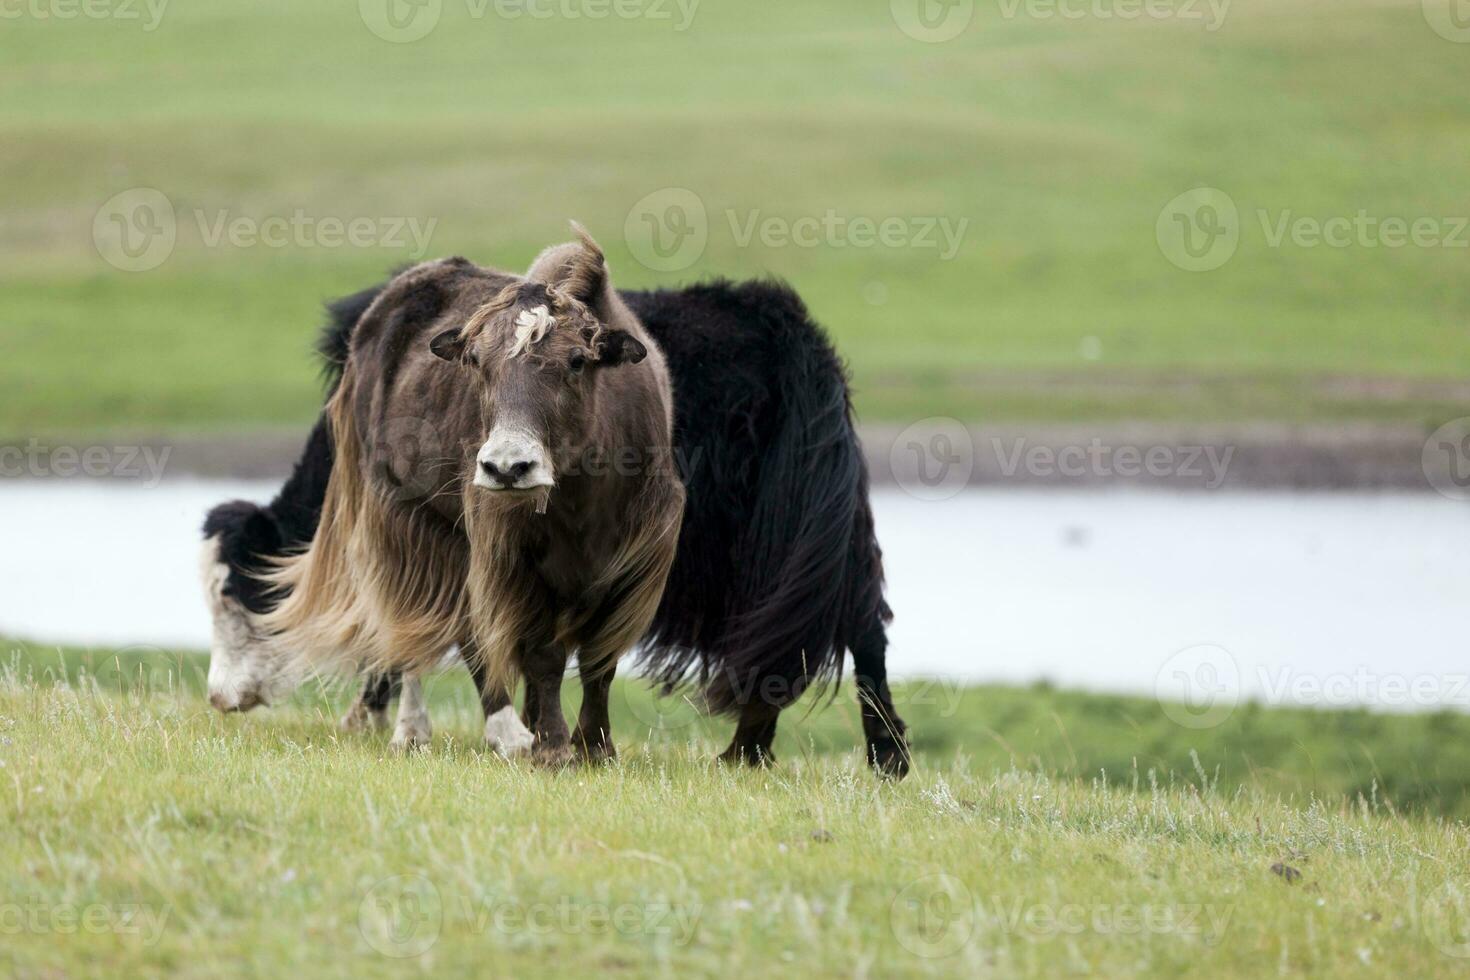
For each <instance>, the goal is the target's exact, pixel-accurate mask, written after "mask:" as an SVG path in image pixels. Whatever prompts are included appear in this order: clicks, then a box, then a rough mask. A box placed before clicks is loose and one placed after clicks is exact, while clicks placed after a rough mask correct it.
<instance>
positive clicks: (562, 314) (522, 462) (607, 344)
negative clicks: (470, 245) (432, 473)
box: [429, 236, 648, 499]
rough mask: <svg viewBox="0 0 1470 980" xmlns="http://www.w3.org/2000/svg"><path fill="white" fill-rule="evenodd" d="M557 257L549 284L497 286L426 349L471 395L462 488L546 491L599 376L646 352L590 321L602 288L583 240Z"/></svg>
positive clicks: (574, 441) (598, 263) (582, 439)
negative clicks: (474, 447)
mask: <svg viewBox="0 0 1470 980" xmlns="http://www.w3.org/2000/svg"><path fill="white" fill-rule="evenodd" d="M561 248H562V249H563V250H571V252H572V254H571V255H570V256H569V257H568V258H567V259H566V261H563V262H560V263H558V264H557V265H556V267H555V268H554V269H553V270H552V272H553V274H552V276H551V277H550V278H549V281H537V280H533V279H527V280H522V281H519V282H516V283H513V284H511V285H509V286H507V287H505V288H504V289H503V290H501V292H500V293H499V294H498V295H497V296H496V297H495V298H494V299H492V300H491V301H490V302H489V303H487V304H485V305H484V306H483V307H481V308H480V309H479V310H477V311H476V312H475V313H474V315H473V316H471V317H470V319H469V320H468V321H467V322H466V323H465V324H464V325H463V326H458V327H454V328H451V329H449V330H446V331H444V332H442V333H440V334H438V335H437V336H436V337H434V338H433V340H432V341H431V342H430V344H429V348H430V350H431V351H433V353H434V354H435V355H436V356H438V357H440V358H443V359H444V360H446V361H451V362H454V363H457V364H460V365H462V366H463V367H464V368H465V369H466V370H467V372H468V373H469V375H470V376H471V378H472V379H473V381H472V383H473V384H474V385H475V387H476V389H477V392H478V395H479V400H480V409H481V412H480V414H481V418H482V419H483V420H484V439H483V443H482V444H481V446H480V449H479V451H478V452H477V453H476V454H475V461H474V475H473V477H472V479H471V482H472V483H473V484H474V486H476V487H479V488H481V489H483V490H486V491H492V492H496V493H510V494H515V493H522V492H526V491H540V492H541V493H543V494H544V493H546V492H549V491H550V489H551V488H553V487H554V486H555V485H556V481H557V474H558V466H557V461H558V459H562V460H565V459H568V458H575V457H576V456H577V454H578V453H580V452H581V451H582V449H583V448H584V447H585V446H587V444H588V443H589V441H590V437H591V433H592V428H593V425H594V422H595V404H594V403H595V394H596V387H597V378H598V375H599V373H600V372H602V371H605V370H607V369H609V368H613V367H616V366H618V365H620V364H633V363H637V362H638V361H641V360H643V358H644V357H645V356H646V355H647V353H648V351H647V349H646V348H645V347H644V346H643V344H642V343H640V342H639V341H638V339H637V338H635V337H634V336H632V335H631V334H630V333H628V332H627V331H626V330H620V329H614V328H612V327H609V326H608V325H607V324H605V323H604V322H603V321H602V320H601V319H600V318H599V317H598V315H597V313H596V312H595V309H596V302H597V299H598V297H599V296H600V294H601V292H602V290H604V289H606V288H607V286H606V283H607V271H606V267H605V266H604V263H603V257H602V251H601V249H599V248H597V246H596V245H595V244H594V243H592V241H591V239H590V238H586V237H585V236H584V238H583V241H582V242H581V243H580V244H577V245H571V246H561ZM536 268H537V267H536V266H533V267H532V271H533V272H535V271H536ZM543 499H544V498H543Z"/></svg>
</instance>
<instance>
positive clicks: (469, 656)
mask: <svg viewBox="0 0 1470 980" xmlns="http://www.w3.org/2000/svg"><path fill="white" fill-rule="evenodd" d="M459 655H460V657H461V658H462V659H463V660H464V662H465V666H466V667H468V668H469V669H470V676H471V677H473V678H474V680H475V690H476V691H478V692H479V694H480V708H481V709H482V710H483V711H484V712H485V747H486V748H488V749H491V750H492V751H494V752H495V753H496V754H498V755H500V756H501V757H502V758H505V759H511V758H514V757H516V756H520V755H525V754H526V753H528V752H530V751H531V745H532V743H533V742H534V741H535V736H533V735H532V734H531V731H530V729H528V728H527V727H526V726H525V725H523V724H522V723H521V719H520V718H519V717H517V715H516V706H515V700H514V698H512V696H511V690H510V688H509V687H507V686H505V685H504V684H495V683H492V682H491V681H490V678H489V674H488V672H487V671H486V670H485V663H484V661H483V660H481V659H480V653H479V648H478V647H476V646H475V645H474V642H473V641H471V640H465V641H462V642H461V643H460V645H459Z"/></svg>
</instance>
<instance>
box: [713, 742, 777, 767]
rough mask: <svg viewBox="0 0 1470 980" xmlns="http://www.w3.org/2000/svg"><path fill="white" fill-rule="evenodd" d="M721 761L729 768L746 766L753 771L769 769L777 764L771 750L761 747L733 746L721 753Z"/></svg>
mask: <svg viewBox="0 0 1470 980" xmlns="http://www.w3.org/2000/svg"><path fill="white" fill-rule="evenodd" d="M720 761H721V762H723V763H725V765H727V766H740V765H746V766H750V767H751V768H753V769H768V768H770V767H771V766H773V765H775V764H776V757H775V755H773V754H772V753H771V750H770V749H763V748H761V747H760V746H758V745H756V746H746V745H732V746H730V747H729V748H728V749H726V750H725V751H723V752H721V753H720Z"/></svg>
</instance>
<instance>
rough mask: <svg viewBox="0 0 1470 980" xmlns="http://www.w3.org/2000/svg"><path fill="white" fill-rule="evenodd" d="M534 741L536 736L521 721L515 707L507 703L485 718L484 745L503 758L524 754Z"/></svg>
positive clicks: (528, 750) (512, 757)
mask: <svg viewBox="0 0 1470 980" xmlns="http://www.w3.org/2000/svg"><path fill="white" fill-rule="evenodd" d="M535 743H536V736H534V735H532V734H531V730H530V729H528V728H527V727H526V726H525V725H524V724H522V723H521V719H520V717H519V716H518V715H517V714H516V709H515V708H512V707H510V706H509V705H507V706H506V707H504V708H501V709H500V710H499V711H497V712H495V714H493V715H491V716H490V717H489V718H486V719H485V745H486V747H487V748H490V749H493V750H494V751H495V752H496V754H498V755H499V756H500V757H501V758H504V759H514V758H516V757H517V756H523V755H526V754H527V753H529V752H530V751H531V748H532V746H533V745H535Z"/></svg>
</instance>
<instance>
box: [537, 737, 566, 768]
mask: <svg viewBox="0 0 1470 980" xmlns="http://www.w3.org/2000/svg"><path fill="white" fill-rule="evenodd" d="M572 760H573V753H572V746H571V744H570V743H568V742H547V741H544V740H541V741H537V742H536V744H535V745H534V746H533V747H532V749H531V761H532V762H534V763H535V764H536V765H538V766H540V767H541V768H543V769H562V768H565V767H566V766H568V765H570V764H571V763H572Z"/></svg>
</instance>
